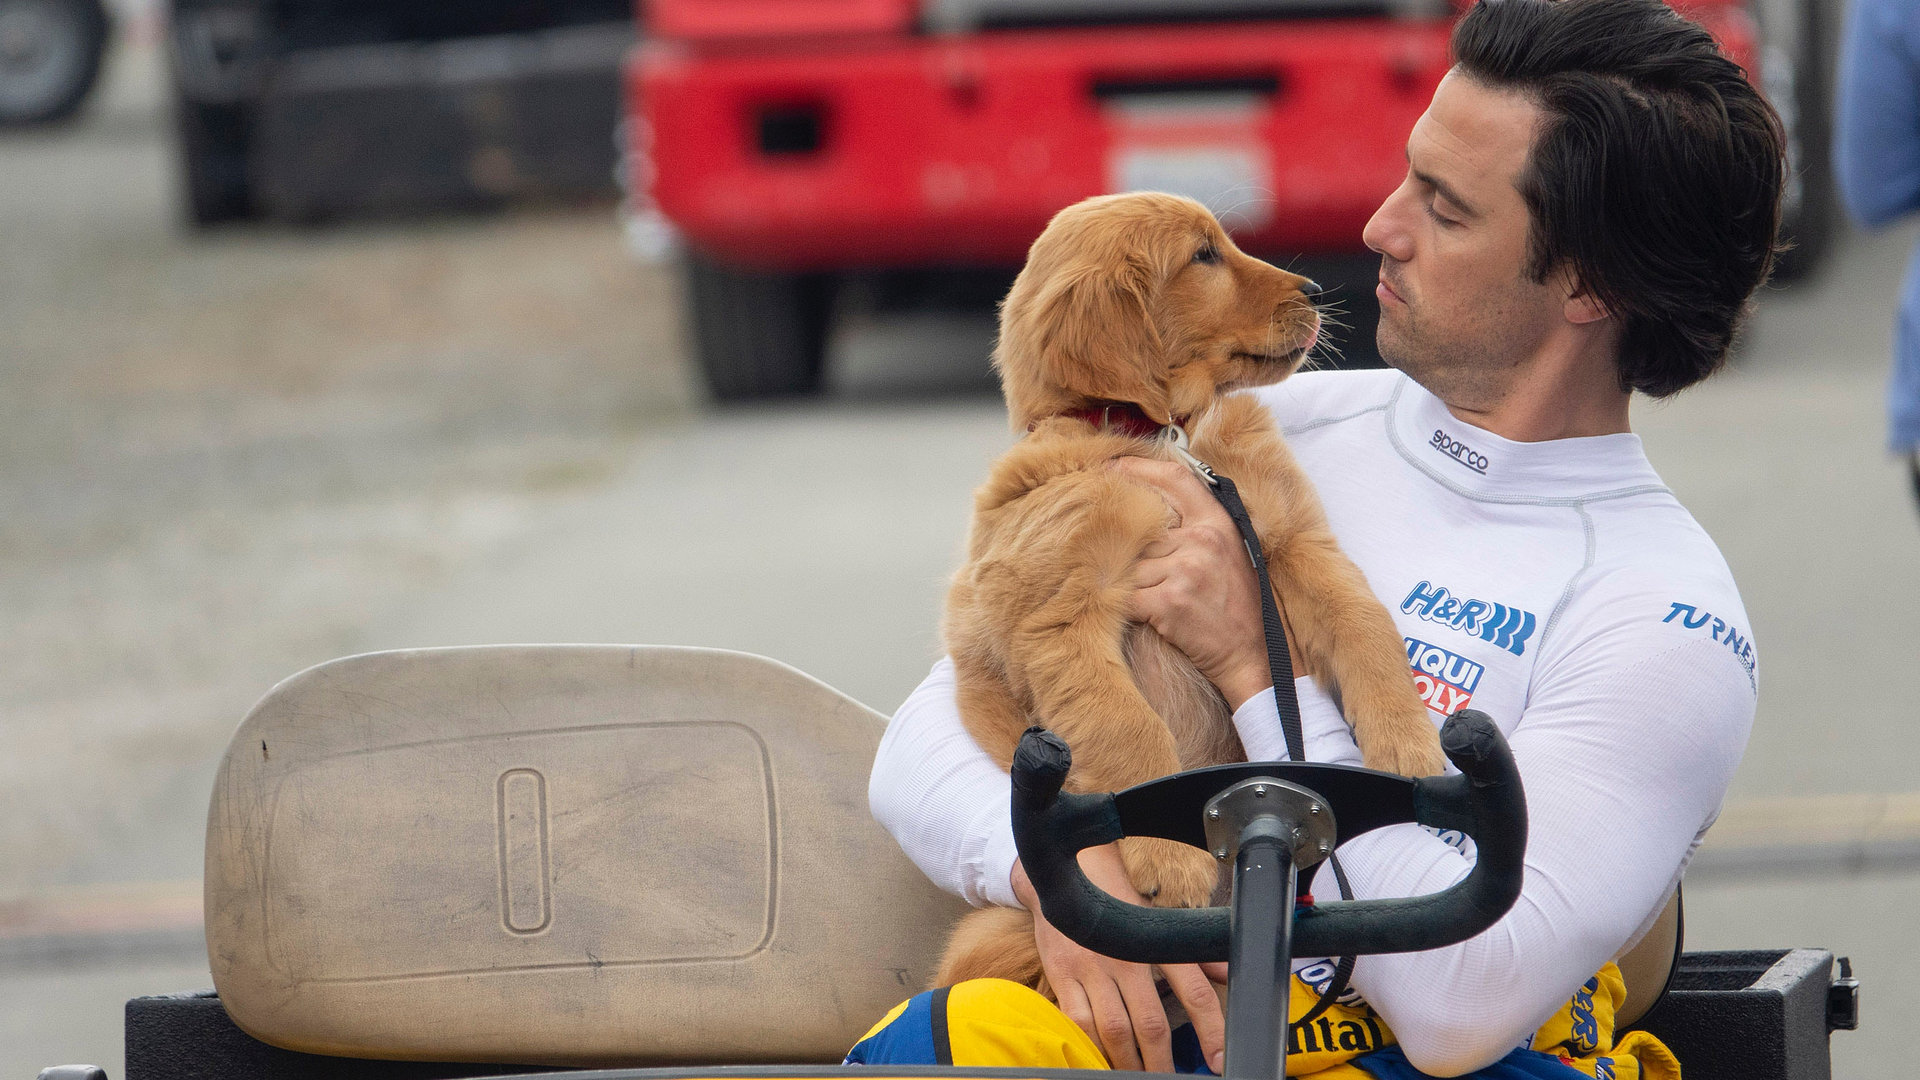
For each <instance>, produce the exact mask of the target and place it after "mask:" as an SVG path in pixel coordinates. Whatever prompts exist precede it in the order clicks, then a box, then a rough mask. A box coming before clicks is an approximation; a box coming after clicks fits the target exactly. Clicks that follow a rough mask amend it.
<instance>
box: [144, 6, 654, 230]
mask: <svg viewBox="0 0 1920 1080" xmlns="http://www.w3.org/2000/svg"><path fill="white" fill-rule="evenodd" d="M632 40H633V20H632V14H631V9H630V5H629V3H628V2H627V0H554V2H552V3H540V2H537V0H466V2H462V0H175V2H174V4H173V9H172V29H171V50H170V51H171V54H172V55H171V60H172V71H173V96H174V103H175V112H176V119H177V123H178V127H179V139H180V149H181V159H182V165H183V170H184V174H185V184H184V185H183V186H184V188H185V191H186V196H187V208H186V209H187V214H188V217H189V218H190V220H191V221H192V222H193V223H195V224H197V225H212V224H216V223H219V222H223V221H232V220H238V219H243V218H249V217H259V216H264V217H273V218H278V219H282V220H295V221H314V220H321V219H325V218H331V217H338V216H344V215H349V214H366V213H382V212H394V211H399V210H411V209H418V208H422V207H464V206H483V205H488V204H493V203H498V202H500V201H503V200H508V199H514V198H521V197H527V196H538V197H562V198H564V197H569V196H580V195H602V194H611V193H612V192H613V191H614V190H615V184H614V167H615V164H616V161H617V158H616V155H615V153H614V144H613V133H614V130H615V128H616V127H617V126H618V123H619V104H620V91H619V68H620V61H621V58H622V56H623V55H624V54H625V51H626V49H627V48H628V46H629V45H631V43H632Z"/></svg>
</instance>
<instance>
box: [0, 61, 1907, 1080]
mask: <svg viewBox="0 0 1920 1080" xmlns="http://www.w3.org/2000/svg"><path fill="white" fill-rule="evenodd" d="M116 61H117V62H116V64H115V66H114V67H113V69H112V70H111V75H110V80H111V81H110V85H109V86H108V87H107V88H106V93H105V94H104V95H103V97H102V99H101V100H100V101H99V102H97V103H96V104H95V106H93V107H92V108H91V109H90V110H89V112H88V114H87V115H86V117H85V118H84V119H83V121H82V122H81V123H80V124H78V125H76V126H74V127H71V128H66V129H61V130H57V131H46V132H34V133H28V134H8V135H5V136H0V627H4V630H5V633H6V647H5V648H4V649H0V735H4V738H5V740H6V746H7V750H6V752H5V753H3V754H0V1076H10V1075H19V1076H25V1075H31V1074H32V1071H33V1070H35V1069H37V1068H39V1067H40V1066H43V1065H46V1064H51V1063H54V1062H56V1061H62V1062H66V1061H80V1060H86V1061H93V1062H97V1063H99V1064H102V1065H104V1066H106V1067H107V1068H108V1069H109V1072H110V1075H114V1076H118V1075H119V1066H120V1051H119V1047H118V1038H119V1028H118V1024H119V1015H120V1005H121V1002H122V1001H124V999H125V998H126V997H127V996H130V995H132V994H135V993H140V992H163V991H170V990H177V989H183V988H187V987H191V986H195V985H204V984H205V983H206V982H207V976H206V967H205V962H204V957H203V956H202V955H200V954H199V953H198V951H197V950H198V949H199V939H198V937H197V930H196V928H197V925H198V917H199V916H198V907H197V887H198V884H197V883H198V874H199V861H200V845H201V837H202V831H203V828H204V813H205V806H206V801H205V800H206V794H207V791H208V790H209V786H210V781H211V777H212V773H213V768H214V764H215V762H216V761H217V758H218V755H219V754H220V752H221V751H222V749H223V747H224V745H225V742H226V739H227V737H228V735H229V734H230V733H231V731H232V728H233V726H234V724H235V723H237V721H238V720H239V718H240V717H241V716H242V715H243V714H244V713H245V711H246V709H247V708H248V706H249V705H250V704H251V703H252V702H253V701H254V700H255V699H257V698H258V697H259V695H260V694H262V693H263V692H264V691H265V690H266V689H267V688H268V687H270V686H271V685H273V684H274V683H275V682H277V681H278V680H279V679H281V678H283V677H285V676H287V675H289V674H291V673H293V672H295V671H298V670H300V669H302V668H305V667H307V666H310V665H312V664H314V663H318V662H321V661H324V660H327V659H330V658H332V657H336V656H341V655H346V654H351V653H357V652H365V651H370V650H375V649H386V648H401V647H411V646H424V645H450V644H465V643H483V642H505V641H617V642H645V643H673V644H699V645H713V646H722V647H727V648H737V649H745V650H749V651H753V652H758V653H764V654H766V655H770V656H774V657H777V658H779V659H781V660H784V661H786V662H788V663H791V664H794V665H795V666H798V667H800V668H802V669H804V670H806V671H809V672H811V673H812V674H814V675H816V676H818V677H820V678H822V679H824V680H826V681H827V682H829V683H832V684H833V685H835V686H838V687H840V688H841V689H843V690H845V691H846V692H848V693H850V694H852V695H854V696H855V697H858V698H860V699H862V700H864V701H866V702H868V703H869V704H871V705H873V706H874V707H875V708H878V709H881V710H882V711H886V710H890V709H891V708H892V707H893V706H894V705H895V704H896V703H897V702H898V701H899V700H900V699H901V698H902V697H903V696H904V695H905V694H906V693H907V691H908V690H909V689H911V687H912V686H913V685H914V683H915V682H917V681H918V679H919V677H920V676H921V675H922V674H923V673H924V671H925V669H926V666H927V665H928V663H929V662H930V661H931V660H932V659H933V658H934V656H936V655H937V652H938V642H937V638H936V635H935V630H934V628H935V624H936V620H937V613H938V604H939V598H940V595H941V592H942V588H943V581H944V578H945V576H946V575H947V574H948V573H949V572H950V571H951V569H952V567H953V565H954V564H955V563H956V561H957V554H958V550H959V545H960V543H961V539H962V534H963V531H964V528H965V522H966V515H967V508H968V495H969V491H970V489H971V487H972V486H973V485H974V484H975V483H977V482H978V480H979V478H980V477H981V476H982V475H983V474H984V472H985V470H986V467H987V464H988V462H989V461H990V460H991V459H992V457H993V456H994V455H995V454H996V453H998V452H999V451H1000V450H1001V449H1003V448H1004V447H1005V446H1006V445H1007V444H1008V442H1009V441H1010V439H1011V435H1010V433H1009V432H1008V431H1007V430H1006V426H1005V422H1004V419H1003V415H1002V413H1001V410H1000V407H999V404H998V402H997V400H996V399H995V398H994V397H993V396H992V395H991V393H990V392H988V391H985V390H983V389H982V387H983V385H984V384H983V363H984V354H985V349H986V344H987V340H988V334H989V333H990V325H989V323H988V322H987V320H986V319H985V318H984V317H972V318H969V317H964V316H948V317H940V318H920V319H887V320H879V319H873V318H868V319H856V320H853V321H852V322H851V323H850V325H847V326H845V327H843V328H842V330H841V331H840V332H839V334H838V335H837V337H836V339H835V343H834V349H833V356H834V363H833V372H832V379H831V383H832V391H831V392H830V393H829V394H828V395H826V396H825V397H824V398H823V399H821V400H817V401H810V402H806V403H803V404H795V405H786V406H771V407H764V408H756V409H736V410H726V411H719V410H714V409H711V408H710V407H708V406H707V405H706V404H705V403H704V402H703V400H702V398H701V396H700V392H699V390H698V387H697V379H696V378H695V376H694V374H693V373H692V371H691V369H690V367H689V364H688V359H687V354H686V349H685V346H684V344H683V341H682V337H681V330H680V326H679V322H678V314H677V313H678V311H679V297H678V293H677V287H676V285H675V283H674V278H673V276H672V274H671V273H669V272H668V271H666V270H665V269H663V268H661V267H655V266H645V265H640V264H638V263H636V262H634V261H633V260H632V259H631V258H630V257H629V256H628V255H627V253H626V252H625V251H623V250H622V248H621V246H620V235H619V231H618V228H617V225H616V222H615V217H614V214H613V211H612V208H610V207H586V208H578V209H574V210H560V211H555V210H546V211H537V212H534V211H529V212H523V213H517V214H508V215H502V216H496V217H489V218H481V219H472V218H467V219H446V220H434V221H424V222H404V223H401V222H396V223H387V224H363V225H356V226H349V227H343V228H338V229H332V230H327V231H309V230H298V229H284V228H275V227H259V228H245V229H238V230H230V231H223V232H220V233H217V234H214V235H210V236H197V235H193V234H190V233H188V232H186V231H184V230H183V229H181V228H180V227H179V225H178V221H177V214H176V209H175V208H176V203H177V197H176V194H175V192H174V190H173V179H172V172H171V167H172V162H171V157H170V155H171V143H170V140H169V138H168V133H167V128H166V122H165V116H164V111H163V109H162V107H161V106H160V102H159V97H158V93H157V85H158V72H157V68H156V65H155V63H154V58H153V56H152V53H151V50H143V49H139V48H135V49H133V50H131V51H129V52H126V53H124V54H122V55H121V56H118V57H116ZM1914 239H1915V235H1914V232H1913V230H1911V229H1908V230H1900V231H1895V232H1893V233H1887V234H1881V235H1877V236H1870V237H1869V236H1861V235H1857V234H1853V233H1847V234H1846V235H1845V236H1843V237H1842V239H1841V242H1840V243H1839V245H1838V248H1837V250H1836V251H1835V253H1834V257H1833V258H1832V260H1831V261H1830V263H1829V264H1828V266H1827V269H1826V271H1825V272H1824V273H1823V274H1822V275H1821V276H1819V277H1818V278H1817V279H1815V280H1814V281H1812V282H1809V283H1806V284H1804V285H1798V286H1794V287H1791V288H1780V289H1776V290H1770V291H1768V292H1767V293H1766V294H1764V295H1763V296H1762V297H1761V298H1760V299H1759V305H1758V307H1759V310H1758V315H1757V317H1756V319H1755V321H1754V323H1753V326H1752V328H1751V332H1750V333H1749V335H1748V337H1747V340H1746V341H1745V343H1744V345H1743V347H1742V349H1741V351H1740V354H1739V356H1738V358H1737V361H1736V364H1735V366H1734V368H1733V370H1731V371H1729V372H1728V373H1726V374H1725V375H1723V376H1721V377H1719V378H1716V379H1715V380H1714V381H1712V382H1711V383H1709V384H1707V385H1705V386H1703V387H1701V388H1698V389H1697V390H1694V391H1690V392H1688V393H1686V394H1683V395H1681V396H1680V397H1679V398H1678V399H1676V400H1674V401H1672V402H1670V403H1666V404H1659V405H1654V404H1647V403H1643V404H1641V405H1640V406H1639V407H1638V408H1637V411H1636V416H1635V425H1636V428H1637V429H1638V430H1639V431H1640V432H1641V433H1642V435H1643V436H1644V437H1645V439H1646V442H1647V446H1648V450H1649V454H1650V455H1651V456H1652V458H1653V460H1654V463H1655V465H1656V466H1657V467H1658V468H1659V469H1660V470H1661V472H1662V475H1663V476H1664V477H1665V478H1666V480H1667V481H1668V482H1669V484H1670V485H1671V486H1672V487H1673V488H1674V489H1675V490H1676V491H1677V492H1678V494H1679V495H1680V497H1681V499H1682V500H1683V501H1684V502H1685V503H1686V504H1687V506H1688V507H1689V508H1690V509H1691V510H1692V511H1693V512H1694V514H1695V516H1696V517H1698V518H1699V520H1700V521H1701V522H1702V524H1703V525H1705V526H1706V528H1707V529H1708V531H1709V532H1710V533H1712V534H1713V536H1714V537H1715V538H1716V539H1717V540H1718V542H1719V543H1720V545H1721V548H1722V550H1723V551H1724V552H1725V554H1726V556H1727V559H1728V561H1729V563H1730V564H1731V565H1732V567H1733V569H1734V572H1735V574H1736V576H1737V578H1738V580H1739V581H1740V583H1741V586H1742V590H1743V593H1744V595H1745V598H1746V601H1747V608H1748V611H1749V614H1750V615H1751V618H1752V623H1753V632H1754V637H1755V640H1756V641H1757V642H1758V643H1759V645H1760V648H1761V650H1762V668H1761V678H1762V695H1761V705H1760V715H1759V719H1758V722H1757V724H1756V727H1755V731H1754V737H1753V741H1752V745H1751V747H1750V750H1749V753H1748V756H1747V760H1746V763H1745V765H1744V766H1743V768H1742V771H1741V773H1740V775H1739V776H1738V778H1737V779H1736V781H1735V785H1734V790H1733V793H1732V797H1731V800H1730V803H1729V807H1728V811H1727V815H1726V820H1725V824H1724V826H1723V827H1722V829H1721V830H1719V831H1717V832H1716V834H1715V835H1714V837H1713V839H1712V840H1710V842H1709V845H1708V848H1707V849H1706V850H1705V851H1703V852H1702V855H1701V858H1700V860H1699V862H1698V864H1697V867H1696V870H1695V872H1694V873H1693V874H1692V875H1691V876H1690V878H1689V881H1688V923H1687V932H1688V942H1689V945H1690V947H1694V948H1735V947H1765V946H1786V945H1816V946H1824V947H1829V948H1833V949H1834V950H1835V951H1836V952H1842V953H1847V954H1849V955H1851V956H1852V957H1853V959H1854V961H1855V970H1856V972H1857V973H1858V974H1859V976H1860V977H1861V979H1862V981H1863V982H1864V983H1865V987H1866V989H1865V1015H1864V1019H1863V1030H1862V1031H1859V1032H1855V1033H1850V1034H1842V1035H1838V1036H1836V1037H1835V1040H1834V1044H1833V1049H1834V1060H1835V1075H1837V1076H1843V1077H1893V1076H1896V1075H1901V1076H1904V1075H1905V1074H1906V1072H1907V1071H1908V1069H1907V1065H1906V1055H1905V1053H1904V1040H1902V1039H1901V1038H1900V1036H1901V1035H1902V1034H1904V1032H1903V1031H1902V1030H1901V1028H1902V1021H1903V1020H1905V1019H1908V1018H1911V1017H1913V1016H1916V1015H1920V1007H1916V1006H1915V1005H1914V1002H1916V1001H1920V945H1916V944H1915V942H1914V940H1913V935H1912V933H1911V926H1912V914H1911V913H1912V912H1913V911H1914V910H1916V909H1920V813H1917V812H1916V808H1915V803H1914V797H1913V796H1912V794H1911V793H1912V792H1913V791H1915V789H1916V788H1920V783H1916V781H1915V780H1914V778H1913V776H1912V775H1911V774H1912V770H1913V763H1914V762H1915V760H1916V754H1915V752H1914V751H1915V749H1916V747H1917V746H1920V733H1916V731H1915V725H1914V722H1913V721H1914V719H1915V713H1916V709H1915V707H1914V705H1913V698H1914V688H1913V687H1912V685H1911V683H1912V673H1913V672H1914V671H1915V670H1916V665H1915V660H1916V658H1920V631H1916V629H1915V617H1916V613H1917V612H1920V515H1916V513H1915V507H1914V505H1913V502H1912V500H1911V498H1910V496H1909V495H1908V494H1907V492H1906V491H1905V489H1904V487H1903V485H1904V477H1903V474H1902V473H1901V472H1900V470H1899V469H1898V468H1897V466H1896V464H1895V463H1894V462H1893V460H1892V459H1891V458H1890V457H1888V456H1887V455H1886V454H1885V453H1884V452H1883V451H1882V449H1881V445H1880V440H1881V435H1880V431H1881V422H1880V390H1881V383H1882V379H1883V373H1884V369H1885V359H1884V357H1885V352H1886V347H1887V340H1888V336H1889V329H1888V328H1889V325H1890V323H1889V319H1890V314H1889V313H1890V311H1891V309H1892V304H1893V300H1894V297H1895V296H1896V294H1897V291H1898V286H1899V280H1900V276H1901V273H1902V271H1903V267H1904V262H1905V256H1906V252H1907V251H1908V250H1909V248H1910V246H1911V244H1912V243H1913V241H1914ZM1606 851H1607V844H1606V834H1605V827H1604V823H1596V831H1595V852H1596V857H1598V858H1604V857H1606Z"/></svg>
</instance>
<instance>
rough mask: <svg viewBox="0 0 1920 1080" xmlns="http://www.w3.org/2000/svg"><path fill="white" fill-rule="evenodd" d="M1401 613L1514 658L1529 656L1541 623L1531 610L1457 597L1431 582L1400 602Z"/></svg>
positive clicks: (1421, 584)
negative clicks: (1530, 643) (1530, 641)
mask: <svg viewBox="0 0 1920 1080" xmlns="http://www.w3.org/2000/svg"><path fill="white" fill-rule="evenodd" d="M1400 610H1401V611H1404V612H1406V613H1407V614H1409V615H1418V616H1420V617H1421V618H1422V619H1425V620H1426V621H1427V622H1433V623H1440V624H1441V625H1443V626H1447V627H1451V628H1452V629H1454V630H1459V631H1461V632H1463V633H1467V634H1471V635H1473V636H1474V637H1477V638H1479V639H1480V640H1482V641H1490V642H1492V643H1493V644H1495V645H1498V646H1499V647H1500V648H1502V649H1505V650H1507V651H1508V652H1510V653H1512V654H1513V655H1515V656H1524V655H1526V651H1527V639H1528V638H1530V637H1532V636H1533V631H1534V629H1535V628H1536V627H1538V626H1539V623H1540V620H1539V619H1537V618H1536V617H1535V616H1534V614H1533V612H1531V611H1522V610H1521V609H1519V608H1517V607H1511V606H1509V605H1507V604H1496V603H1494V602H1492V601H1490V600H1475V599H1470V598H1468V597H1464V596H1455V595H1453V594H1452V593H1450V592H1448V591H1447V589H1446V586H1444V585H1435V584H1434V583H1432V582H1430V581H1423V582H1421V583H1420V584H1418V585H1415V586H1414V587H1413V591H1412V592H1410V593H1408V594H1407V598H1406V599H1405V600H1402V601H1400Z"/></svg>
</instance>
